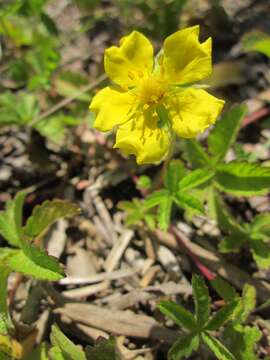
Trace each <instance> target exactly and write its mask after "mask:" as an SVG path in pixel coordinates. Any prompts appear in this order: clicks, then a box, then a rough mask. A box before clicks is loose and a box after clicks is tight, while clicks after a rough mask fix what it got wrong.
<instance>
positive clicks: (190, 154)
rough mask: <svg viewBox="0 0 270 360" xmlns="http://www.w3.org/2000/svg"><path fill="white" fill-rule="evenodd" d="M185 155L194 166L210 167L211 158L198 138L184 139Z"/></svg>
mask: <svg viewBox="0 0 270 360" xmlns="http://www.w3.org/2000/svg"><path fill="white" fill-rule="evenodd" d="M184 146H185V155H186V157H187V160H188V161H189V162H190V163H191V165H192V168H200V167H208V166H209V165H211V160H210V158H209V157H208V155H207V153H206V152H205V150H204V148H203V147H202V146H201V145H200V143H199V142H198V141H197V140H191V139H187V140H184Z"/></svg>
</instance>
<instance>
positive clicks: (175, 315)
mask: <svg viewBox="0 0 270 360" xmlns="http://www.w3.org/2000/svg"><path fill="white" fill-rule="evenodd" d="M159 310H160V311H161V312H162V313H163V314H164V315H166V316H168V317H169V318H170V319H172V320H173V321H174V322H175V323H176V324H177V325H178V326H180V327H183V328H184V329H186V330H189V331H196V330H197V323H196V319H195V317H194V316H193V315H192V314H191V313H190V312H189V311H188V310H186V309H185V308H183V306H181V305H180V304H176V303H174V302H171V301H162V302H161V303H160V304H159Z"/></svg>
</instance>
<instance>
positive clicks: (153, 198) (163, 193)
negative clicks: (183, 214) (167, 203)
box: [143, 189, 170, 209]
mask: <svg viewBox="0 0 270 360" xmlns="http://www.w3.org/2000/svg"><path fill="white" fill-rule="evenodd" d="M168 197H170V194H169V192H168V190H165V189H162V190H158V191H154V192H153V193H152V194H150V195H148V196H147V197H146V198H145V200H144V205H143V206H144V207H145V208H146V209H151V208H153V207H155V206H158V205H159V204H160V203H161V202H162V201H163V200H164V199H166V198H168Z"/></svg>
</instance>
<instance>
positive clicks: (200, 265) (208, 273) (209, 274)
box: [169, 225, 216, 281]
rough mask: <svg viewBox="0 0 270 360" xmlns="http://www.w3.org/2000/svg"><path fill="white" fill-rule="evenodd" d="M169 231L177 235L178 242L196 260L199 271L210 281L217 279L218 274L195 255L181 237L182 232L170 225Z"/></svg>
mask: <svg viewBox="0 0 270 360" xmlns="http://www.w3.org/2000/svg"><path fill="white" fill-rule="evenodd" d="M169 232H170V233H171V234H172V235H173V236H175V238H176V240H177V241H178V243H179V244H180V245H181V247H182V248H183V249H184V251H185V252H186V253H187V254H188V255H189V256H190V258H191V259H192V261H193V262H194V264H195V265H196V266H197V268H198V269H199V271H200V272H201V274H202V275H203V276H204V277H205V278H206V279H207V280H208V281H212V280H214V279H215V277H216V275H215V274H214V273H213V272H212V271H210V270H209V269H208V268H207V267H206V266H205V265H204V264H203V263H202V262H201V261H200V259H199V258H198V257H197V255H195V254H194V253H193V252H192V251H191V250H190V249H189V247H188V246H187V245H186V244H185V242H184V241H183V240H182V239H181V236H180V234H179V233H178V231H177V230H176V229H175V227H174V226H172V225H171V226H170V229H169Z"/></svg>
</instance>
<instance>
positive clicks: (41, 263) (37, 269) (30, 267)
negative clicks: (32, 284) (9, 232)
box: [5, 245, 64, 281]
mask: <svg viewBox="0 0 270 360" xmlns="http://www.w3.org/2000/svg"><path fill="white" fill-rule="evenodd" d="M5 263H6V265H7V266H8V267H9V268H10V269H11V270H12V271H17V272H20V273H22V274H25V275H30V276H32V277H33V278H35V279H40V280H50V281H56V280H60V279H62V278H63V277H64V272H63V269H62V268H61V266H60V265H59V264H58V261H57V260H56V259H55V258H53V257H52V256H49V255H47V253H46V252H45V251H44V250H41V249H38V248H37V247H35V246H33V245H28V247H27V248H26V247H24V249H23V250H11V249H10V250H9V256H8V257H7V258H6V259H5Z"/></svg>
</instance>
